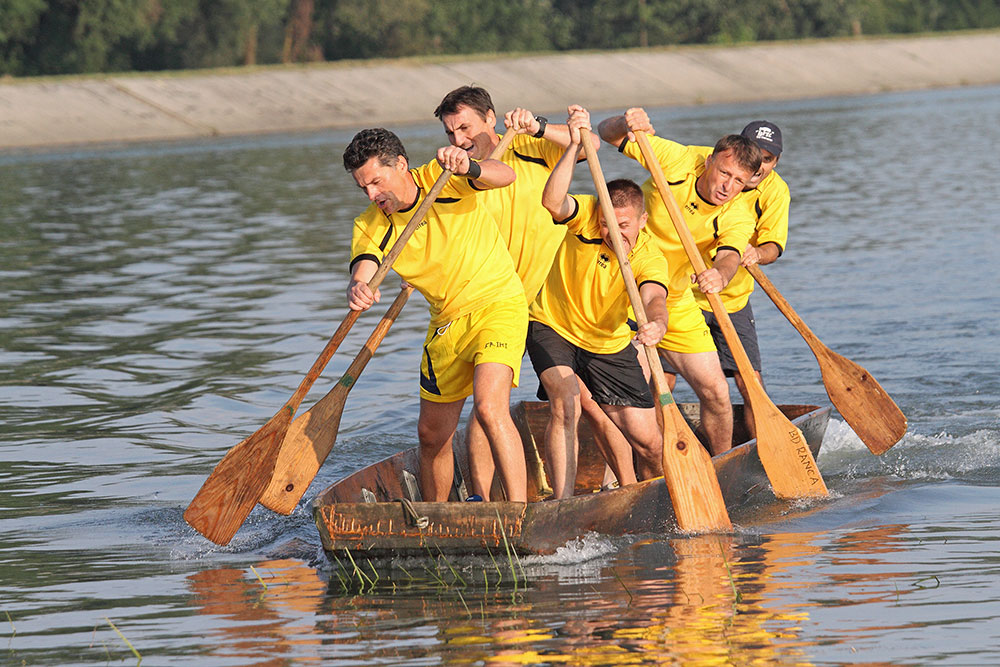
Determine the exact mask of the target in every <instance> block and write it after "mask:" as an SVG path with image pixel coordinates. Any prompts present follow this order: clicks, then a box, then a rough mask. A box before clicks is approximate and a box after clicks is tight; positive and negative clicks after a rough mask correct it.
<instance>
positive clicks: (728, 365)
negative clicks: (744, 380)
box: [701, 301, 760, 377]
mask: <svg viewBox="0 0 1000 667" xmlns="http://www.w3.org/2000/svg"><path fill="white" fill-rule="evenodd" d="M701 314H702V315H704V316H705V322H706V323H707V324H708V330H709V331H711V332H712V340H714V341H715V347H716V348H717V349H718V350H719V363H721V364H722V372H723V373H725V374H726V377H733V375H735V374H736V373H737V372H739V369H738V368H737V367H736V359H735V358H734V357H733V353H732V352H731V351H730V349H729V346H728V345H726V338H725V336H723V335H722V329H721V328H720V327H719V321H718V320H716V319H715V313H713V312H710V311H707V310H703V311H701ZM729 319H730V320H732V322H733V327H735V328H736V333H737V334H738V335H739V337H740V342H741V343H743V349H744V350H746V353H747V356H748V357H750V365H751V366H753V369H754V370H755V371H757V372H758V373H759V372H760V346H759V345H758V344H757V324H756V322H755V321H754V318H753V309H752V308H751V307H750V302H749V301H747V305H745V306H743V308H741V309H740V310H737V311H736V312H735V313H729Z"/></svg>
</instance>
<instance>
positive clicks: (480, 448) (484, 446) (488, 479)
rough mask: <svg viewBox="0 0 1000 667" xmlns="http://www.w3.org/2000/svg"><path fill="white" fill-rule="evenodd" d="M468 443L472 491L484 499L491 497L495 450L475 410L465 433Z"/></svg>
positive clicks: (470, 416)
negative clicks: (491, 446) (491, 447)
mask: <svg viewBox="0 0 1000 667" xmlns="http://www.w3.org/2000/svg"><path fill="white" fill-rule="evenodd" d="M465 440H466V445H467V446H468V448H469V475H470V477H471V478H472V479H471V480H470V483H471V484H472V491H471V493H473V494H476V495H479V496H480V497H481V498H482V499H483V500H489V499H490V490H491V489H492V488H493V475H494V473H496V465H495V464H494V463H493V450H492V449H490V440H489V438H487V437H486V431H484V430H483V425H482V424H480V423H479V419H478V418H477V417H476V411H475V410H473V411H472V414H470V415H469V423H468V425H467V426H466V433H465Z"/></svg>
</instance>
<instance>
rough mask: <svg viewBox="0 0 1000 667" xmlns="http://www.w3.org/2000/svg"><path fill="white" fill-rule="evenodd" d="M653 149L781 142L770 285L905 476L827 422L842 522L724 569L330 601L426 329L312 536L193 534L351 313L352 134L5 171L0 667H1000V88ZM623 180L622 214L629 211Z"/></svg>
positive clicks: (568, 570)
mask: <svg viewBox="0 0 1000 667" xmlns="http://www.w3.org/2000/svg"><path fill="white" fill-rule="evenodd" d="M568 101H571V100H568ZM610 113H611V112H609V113H608V114H604V113H599V112H595V113H594V116H595V119H600V118H603V117H605V116H606V115H610ZM552 116H553V117H555V114H552ZM651 116H652V118H653V122H654V124H655V125H656V127H657V128H659V130H660V134H663V135H664V136H669V137H672V138H675V139H678V140H680V141H683V142H686V143H701V144H703V143H711V142H712V141H714V139H715V138H716V137H717V136H719V135H721V134H723V133H726V132H731V131H738V130H739V129H740V128H741V127H742V126H743V125H744V124H745V123H746V122H747V121H748V120H751V119H753V118H759V117H766V118H768V119H769V120H772V121H774V122H777V123H778V124H779V125H780V126H781V128H782V129H783V131H784V136H785V143H786V146H787V148H786V151H785V154H784V155H783V156H782V159H781V164H780V166H779V171H780V172H781V174H782V175H783V176H784V177H785V179H786V180H787V181H788V182H789V184H790V186H791V189H792V194H793V208H792V230H791V237H790V241H789V246H788V250H787V252H786V254H785V256H784V257H783V258H782V259H781V260H780V261H779V262H778V263H777V264H775V265H774V266H772V267H769V270H768V274H769V276H770V277H771V278H772V280H773V282H774V283H775V284H776V285H777V286H778V287H779V289H781V290H782V291H783V292H784V294H785V296H786V297H787V298H788V300H789V301H790V302H791V303H792V304H793V305H794V306H795V308H796V309H797V310H798V312H799V314H800V315H801V316H802V317H803V319H805V321H806V322H807V323H809V324H810V326H811V327H812V329H813V330H814V331H815V333H816V334H817V335H818V336H819V337H820V339H822V340H823V341H824V342H825V343H826V344H827V345H829V346H830V347H831V348H833V349H834V350H836V351H838V352H840V353H841V354H843V355H845V356H847V357H848V358H850V359H853V360H854V361H856V362H858V363H860V364H862V365H863V366H865V367H866V368H867V369H868V370H869V371H870V372H871V373H872V374H873V375H874V376H875V377H876V378H878V379H879V381H880V382H881V384H882V385H883V386H884V387H885V388H886V389H887V390H888V391H889V393H890V394H891V395H892V396H893V398H894V399H895V400H896V402H897V403H898V404H899V406H900V407H901V408H902V409H903V411H904V412H905V413H906V415H907V416H908V418H909V422H910V428H909V432H908V434H907V435H906V436H905V437H904V439H903V440H902V441H901V442H900V443H899V444H898V445H896V446H895V447H894V448H893V449H891V450H890V451H889V452H887V453H886V454H885V455H883V456H881V457H875V456H872V455H871V454H870V453H869V452H868V450H867V449H866V448H865V447H864V446H863V445H862V444H861V442H860V441H859V440H858V438H857V437H856V436H855V435H854V434H853V432H851V430H850V429H849V428H848V427H847V426H846V425H845V424H844V423H843V422H842V421H841V420H840V419H839V417H838V416H836V414H835V415H834V418H833V420H832V421H831V424H830V428H829V430H828V432H827V437H826V440H825V442H824V449H823V452H822V454H821V455H820V457H819V460H818V462H819V467H820V470H821V472H822V474H823V475H824V477H825V479H826V482H827V484H828V486H829V487H830V489H831V491H832V496H831V498H830V499H829V500H824V501H815V502H811V503H784V504H775V505H773V506H764V507H762V508H761V510H760V511H759V512H757V513H755V514H753V515H752V516H750V518H747V519H745V520H743V521H742V522H741V523H740V524H739V525H738V526H737V531H736V533H735V534H734V535H731V536H725V537H721V538H720V537H713V538H685V537H683V536H679V535H649V536H641V537H631V538H615V539H611V538H607V537H601V536H596V535H586V536H582V537H581V539H580V540H578V541H576V542H574V543H571V544H568V545H567V546H566V547H564V548H563V549H561V550H560V551H559V552H558V553H557V554H555V555H554V556H549V557H529V558H525V559H523V561H522V562H521V563H520V565H519V566H518V567H517V568H516V569H515V575H514V576H511V574H510V571H509V569H504V568H503V567H497V566H496V565H495V564H494V563H490V562H486V561H483V560H481V559H479V560H477V559H453V560H452V561H450V562H443V561H441V560H440V559H439V560H436V561H435V560H433V559H430V558H428V559H425V560H409V561H397V562H393V563H378V564H368V563H359V567H360V568H361V573H359V572H358V571H355V570H353V568H351V566H350V564H341V565H339V566H338V565H336V564H334V565H331V564H330V563H329V562H328V561H327V559H326V558H325V557H324V556H323V554H322V551H321V549H320V547H319V539H318V537H317V535H316V532H315V528H314V527H313V525H312V523H311V520H310V515H309V511H308V501H309V500H311V499H312V498H313V497H315V495H316V494H317V493H318V492H319V490H321V489H322V488H323V487H324V486H325V485H326V484H328V483H330V482H332V481H334V480H336V479H339V478H340V477H342V476H344V475H345V474H347V473H349V472H352V471H353V470H355V469H357V468H358V467H360V466H363V465H365V464H368V463H371V462H373V461H376V460H378V459H380V458H383V457H385V456H387V455H389V454H391V453H394V452H396V451H398V450H400V449H403V448H406V447H409V446H412V444H413V443H414V439H415V429H416V407H417V401H416V395H417V371H416V368H417V365H418V361H419V353H420V352H419V349H420V344H421V342H422V340H423V335H424V328H425V326H426V321H427V314H426V308H425V307H424V305H423V302H422V300H421V299H420V298H419V296H417V297H414V299H413V300H411V303H410V305H409V306H408V307H407V308H406V310H405V311H404V313H403V315H402V316H401V318H400V321H399V322H397V324H396V326H395V327H394V328H393V330H392V331H391V332H390V334H389V336H388V338H387V339H386V341H385V342H384V343H383V344H382V346H381V348H380V349H379V351H378V354H377V356H376V357H375V359H374V360H373V361H372V362H371V364H370V365H369V367H368V369H367V370H366V371H365V372H364V375H363V376H362V377H361V379H360V381H359V383H358V384H357V386H356V387H355V389H354V390H353V392H352V394H351V399H350V401H349V402H348V404H347V409H346V411H345V414H344V418H343V422H342V425H341V428H340V435H339V439H338V442H337V445H336V448H335V450H334V452H333V454H332V455H331V457H330V459H329V460H328V462H327V464H326V466H325V467H324V468H323V469H322V470H321V472H320V474H319V477H318V478H317V480H316V482H315V483H314V485H313V486H312V487H311V488H310V490H309V491H308V493H307V494H306V496H305V499H304V502H303V503H302V504H300V506H299V507H298V509H297V510H296V511H295V512H294V513H293V514H292V515H291V516H290V517H281V516H277V515H275V514H272V513H270V512H268V511H266V510H263V509H261V508H258V509H257V510H255V511H254V512H253V513H252V514H251V516H250V517H249V520H248V521H247V523H246V525H244V527H243V528H242V530H241V531H240V532H239V533H238V534H237V536H236V538H235V539H234V540H233V541H232V542H231V543H230V544H229V545H228V546H226V547H219V546H216V545H213V544H212V543H210V542H208V541H206V540H205V539H203V538H202V537H201V536H200V535H198V534H197V533H195V532H194V531H193V530H192V529H190V528H189V527H188V526H187V524H185V523H184V521H183V519H182V516H181V515H182V512H183V510H184V508H185V507H186V505H187V504H188V502H190V500H191V498H192V497H193V496H194V494H195V492H196V491H197V490H198V488H199V487H200V485H201V483H202V482H203V481H204V479H205V477H206V476H207V475H208V474H209V473H210V472H211V470H212V468H213V467H214V465H215V464H216V463H217V462H218V460H219V459H220V458H221V457H222V455H223V454H224V453H225V452H226V451H227V450H228V449H229V448H230V447H231V446H232V445H234V444H236V443H237V442H238V441H239V440H241V439H242V438H243V437H245V436H246V435H248V434H250V433H251V432H253V431H254V430H256V428H257V427H258V426H259V425H261V424H262V423H263V422H265V421H266V420H267V419H268V418H270V417H271V415H273V414H274V412H275V411H276V410H277V409H278V408H280V406H281V405H283V403H284V402H285V401H286V400H287V399H288V397H289V396H290V395H291V394H292V392H293V391H294V390H295V388H296V387H297V386H298V383H299V381H300V380H301V378H302V376H303V375H304V374H305V372H306V371H307V370H308V369H309V367H310V366H311V364H312V363H313V361H314V360H315V358H316V355H318V353H319V351H320V350H321V348H322V347H323V345H324V343H325V342H326V340H327V339H328V337H329V336H330V335H331V334H332V332H333V330H334V329H335V328H336V326H337V324H338V323H339V322H340V320H341V319H342V318H343V316H344V314H345V312H346V309H345V297H344V288H345V285H346V275H347V274H346V264H347V259H348V246H349V239H350V228H351V221H352V218H353V216H354V215H356V214H357V213H358V212H360V211H361V210H362V208H363V207H364V206H365V204H366V201H365V200H364V197H363V196H362V194H361V193H360V192H359V191H358V190H357V188H356V187H355V186H354V184H353V182H352V181H351V179H350V178H349V176H348V175H347V174H345V172H344V171H343V169H342V167H341V166H340V155H341V151H342V150H343V147H344V146H345V145H346V143H347V142H348V141H349V139H350V136H351V134H352V133H350V132H328V133H320V134H309V135H293V136H278V137H265V138H250V139H238V140H224V141H223V140H219V141H209V142H202V143H192V144H166V145H163V144H160V145H149V146H134V147H124V148H112V149H100V150H79V151H71V152H61V153H45V154H37V155H8V156H6V157H0V291H2V294H3V301H2V306H0V432H2V437H0V643H2V644H3V646H0V651H2V652H3V657H2V660H0V662H3V663H4V664H11V665H21V664H28V665H74V664H135V663H137V662H138V660H139V656H141V658H142V664H143V665H209V666H221V665H290V664H301V663H322V664H328V665H354V664H405V665H434V664H441V663H446V662H447V663H458V664H491V665H492V664H509V665H515V664H563V663H566V664H619V663H628V664H658V663H664V662H671V661H676V662H683V663H685V664H701V663H705V664H709V663H711V664H729V663H731V664H740V665H744V664H833V663H855V662H879V663H883V664H987V663H994V664H995V663H998V662H1000V526H998V523H997V519H998V516H1000V511H998V509H997V508H998V507H1000V408H998V406H1000V378H998V374H997V371H998V369H1000V342H998V340H1000V339H998V336H1000V269H998V268H997V267H998V262H1000V257H998V254H1000V253H998V248H1000V243H998V242H1000V238H998V232H997V225H998V211H1000V179H997V177H996V174H995V172H994V168H995V166H996V156H995V152H996V146H1000V88H996V87H991V88H965V89H956V90H942V91H925V92H912V93H903V94H886V95H875V96H867V97H843V98H831V99H819V100H809V101H796V102H781V103H773V104H759V105H738V106H737V105H733V106H708V107H701V108H688V109H658V110H652V111H651ZM399 133H400V135H401V136H402V138H403V140H404V142H405V143H406V145H407V147H408V149H409V152H410V155H411V157H412V159H413V160H414V161H425V160H427V159H429V157H430V156H431V154H432V150H433V149H434V148H435V147H436V146H438V145H441V144H442V143H444V135H443V133H442V132H441V129H440V126H438V125H435V124H427V125H424V126H419V127H405V128H400V130H399ZM601 157H602V161H603V167H604V170H605V173H606V174H607V176H608V177H609V178H611V177H617V176H627V177H633V178H637V179H638V178H642V172H641V171H639V168H638V167H637V165H636V164H635V163H633V162H631V161H628V160H626V159H625V158H623V157H621V156H619V155H617V154H616V153H615V152H614V151H613V150H611V149H609V148H608V147H605V148H604V149H603V150H602V151H601ZM587 180H588V173H587V171H586V170H585V169H584V168H582V167H581V168H580V169H579V170H578V173H577V184H578V186H579V189H580V190H582V191H592V188H591V186H590V185H589V184H588V182H587ZM394 283H395V281H394V280H393V281H390V282H388V283H387V285H391V286H389V287H387V289H386V292H387V296H391V295H392V294H394V293H395V286H394ZM390 300H391V299H390V298H384V299H383V304H382V305H381V306H380V307H379V309H378V311H376V312H380V311H381V310H382V309H384V307H385V306H386V305H387V304H388V302H389V301H390ZM753 303H754V308H755V311H756V313H757V319H758V327H759V329H760V332H761V345H762V352H763V355H764V363H765V381H766V383H767V387H768V391H769V394H770V395H771V397H772V398H773V399H774V400H775V402H777V403H816V404H827V403H828V400H827V398H826V395H825V392H824V390H823V386H822V383H821V380H820V374H819V370H818V366H817V364H816V362H815V359H814V357H813V356H812V354H811V353H810V351H809V349H808V348H807V347H806V345H805V343H804V342H803V341H802V340H801V338H799V337H798V335H797V334H796V333H795V331H794V330H793V329H792V328H791V327H790V326H789V325H788V324H787V322H786V321H785V320H784V319H783V318H782V317H781V315H780V314H779V313H778V312H777V311H776V309H774V308H773V307H772V306H771V304H770V302H769V301H767V300H766V297H764V296H763V295H762V294H759V293H758V294H756V295H755V296H754V301H753ZM375 321H377V316H376V314H367V315H366V316H364V317H363V318H362V319H361V321H360V323H359V324H358V325H356V326H355V329H354V332H353V333H352V335H351V336H350V337H349V338H348V340H347V341H346V342H345V343H344V345H343V346H342V347H341V350H340V351H339V352H338V353H337V355H336V356H335V357H334V359H333V360H332V361H331V363H330V365H329V367H328V369H327V371H326V373H325V374H324V377H323V378H322V379H321V380H320V382H318V383H317V385H316V386H315V388H314V390H313V392H312V393H311V394H310V396H309V398H307V400H306V403H305V405H306V406H308V405H311V402H312V401H314V400H316V399H318V398H319V397H320V396H322V394H323V393H325V392H326V391H327V390H328V389H329V388H330V386H331V385H332V383H333V382H334V381H335V380H336V379H337V378H339V377H340V374H341V373H342V371H343V370H344V369H345V368H346V366H347V364H348V363H349V361H350V360H351V359H352V358H353V356H354V353H355V352H356V351H357V350H358V349H359V347H360V345H361V343H362V342H363V340H364V338H365V337H366V336H367V332H368V331H369V330H370V327H371V326H374V323H375ZM523 378H524V382H523V385H522V387H521V388H519V389H518V390H516V391H515V392H514V398H515V399H521V398H531V397H532V396H533V395H534V389H535V387H536V382H535V380H534V377H533V374H532V372H531V370H530V366H528V365H527V364H526V365H525V369H524V373H523ZM677 395H678V400H690V399H691V398H692V397H693V395H692V394H691V392H690V390H689V389H686V388H685V387H684V386H683V384H682V385H681V386H680V387H679V389H678V392H677ZM734 395H735V391H734ZM3 635H6V638H5V639H4V638H3ZM133 648H134V650H135V652H133Z"/></svg>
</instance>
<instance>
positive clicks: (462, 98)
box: [434, 86, 496, 120]
mask: <svg viewBox="0 0 1000 667" xmlns="http://www.w3.org/2000/svg"><path fill="white" fill-rule="evenodd" d="M459 107H469V108H470V109H473V110H474V111H475V112H476V113H478V114H479V117H480V118H482V119H483V120H486V114H487V113H488V112H490V111H492V112H493V113H494V114H496V109H494V108H493V100H492V98H490V94H489V93H488V92H486V89H485V88H480V87H479V86H462V87H461V88H456V89H455V90H453V91H451V92H450V93H448V94H447V95H445V96H444V99H443V100H441V104H439V105H438V106H437V109H435V110H434V117H435V118H437V119H439V120H440V119H441V116H450V115H451V114H453V113H458V108H459Z"/></svg>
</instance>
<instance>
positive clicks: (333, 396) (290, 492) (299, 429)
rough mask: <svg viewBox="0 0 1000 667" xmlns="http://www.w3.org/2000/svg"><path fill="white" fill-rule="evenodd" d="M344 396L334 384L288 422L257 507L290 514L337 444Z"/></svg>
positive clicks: (346, 391)
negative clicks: (272, 472) (314, 402)
mask: <svg viewBox="0 0 1000 667" xmlns="http://www.w3.org/2000/svg"><path fill="white" fill-rule="evenodd" d="M348 392H349V388H348V387H345V386H344V385H343V384H342V383H338V384H337V385H336V386H335V387H334V388H333V389H332V390H331V391H330V393H328V394H327V395H326V396H324V397H323V398H322V399H320V401H319V402H317V403H316V405H314V406H313V407H311V408H310V409H309V410H308V411H307V412H305V413H303V414H301V415H299V416H298V417H297V418H296V419H295V421H294V422H292V425H291V426H290V427H289V428H288V434H287V435H286V436H285V439H284V441H283V442H282V443H281V449H280V451H279V453H278V457H277V461H276V463H275V465H274V474H273V475H272V476H271V482H270V484H268V486H267V489H266V490H265V491H264V495H262V496H261V498H260V504H261V505H263V506H264V507H266V508H268V509H269V510H272V511H274V512H278V513H279V514H291V513H292V511H293V510H294V509H295V507H296V506H297V505H298V504H299V501H300V500H302V496H303V495H305V492H306V489H308V488H309V485H310V484H311V483H312V481H313V478H315V477H316V473H317V472H319V469H320V466H322V465H323V462H324V461H326V457H327V456H329V455H330V452H331V451H333V446H334V444H335V443H336V442H337V431H338V430H339V429H340V419H341V417H342V416H343V414H344V403H345V402H346V401H347V394H348Z"/></svg>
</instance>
